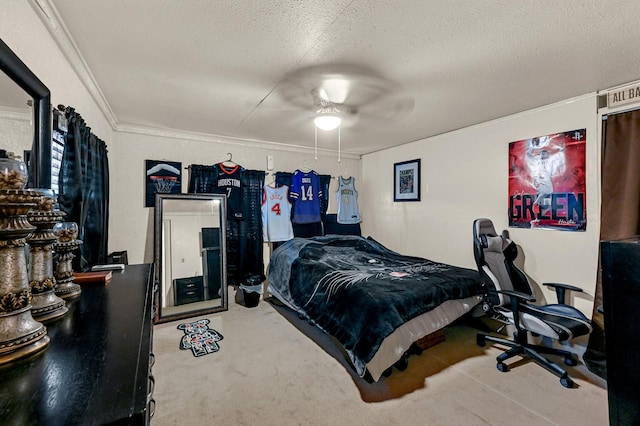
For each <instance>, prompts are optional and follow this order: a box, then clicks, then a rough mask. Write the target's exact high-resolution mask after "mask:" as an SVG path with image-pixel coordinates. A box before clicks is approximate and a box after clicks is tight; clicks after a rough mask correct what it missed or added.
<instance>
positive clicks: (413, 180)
mask: <svg viewBox="0 0 640 426" xmlns="http://www.w3.org/2000/svg"><path fill="white" fill-rule="evenodd" d="M393 201H420V159H417V160H410V161H403V162H401V163H395V164H394V165H393Z"/></svg>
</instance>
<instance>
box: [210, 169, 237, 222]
mask: <svg viewBox="0 0 640 426" xmlns="http://www.w3.org/2000/svg"><path fill="white" fill-rule="evenodd" d="M214 167H215V168H216V169H217V171H218V178H217V180H216V187H215V191H214V192H215V193H216V194H225V195H226V196H227V219H229V220H243V216H242V179H241V175H242V167H240V166H239V165H237V164H236V165H235V166H225V165H224V164H223V163H218V164H215V165H214Z"/></svg>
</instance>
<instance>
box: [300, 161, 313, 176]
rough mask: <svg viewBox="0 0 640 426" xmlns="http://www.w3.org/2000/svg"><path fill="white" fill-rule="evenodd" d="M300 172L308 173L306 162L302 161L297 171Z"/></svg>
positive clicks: (309, 169) (308, 168)
mask: <svg viewBox="0 0 640 426" xmlns="http://www.w3.org/2000/svg"><path fill="white" fill-rule="evenodd" d="M299 170H300V171H301V172H305V173H309V172H310V171H311V168H310V167H309V166H308V165H307V160H303V161H302V167H300V169H299Z"/></svg>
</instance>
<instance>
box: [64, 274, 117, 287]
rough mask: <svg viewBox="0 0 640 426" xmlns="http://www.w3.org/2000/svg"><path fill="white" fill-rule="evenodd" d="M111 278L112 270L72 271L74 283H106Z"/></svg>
mask: <svg viewBox="0 0 640 426" xmlns="http://www.w3.org/2000/svg"><path fill="white" fill-rule="evenodd" d="M111 278H113V272H112V271H90V272H74V273H73V282H75V283H76V284H81V285H82V284H93V285H108V284H109V283H110V282H111Z"/></svg>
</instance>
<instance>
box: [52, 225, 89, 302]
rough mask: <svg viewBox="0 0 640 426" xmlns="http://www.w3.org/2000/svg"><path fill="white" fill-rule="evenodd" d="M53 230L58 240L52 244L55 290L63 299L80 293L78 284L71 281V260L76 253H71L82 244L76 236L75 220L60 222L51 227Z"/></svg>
mask: <svg viewBox="0 0 640 426" xmlns="http://www.w3.org/2000/svg"><path fill="white" fill-rule="evenodd" d="M53 232H54V234H55V235H56V237H57V238H58V241H57V242H56V243H54V244H53V249H54V250H55V252H56V261H57V262H56V270H55V273H54V276H55V278H56V281H57V283H56V289H55V292H56V294H57V295H58V296H60V297H62V298H63V299H69V298H72V297H76V296H79V295H80V292H81V291H82V290H81V288H80V286H79V285H78V284H75V283H74V282H73V278H74V277H73V266H72V264H71V261H72V260H73V258H74V257H76V255H75V254H74V253H73V252H74V251H76V250H77V249H78V248H79V247H80V245H81V244H82V241H81V240H78V239H76V238H77V237H78V225H77V224H76V223H75V222H60V223H57V224H56V225H55V226H54V227H53Z"/></svg>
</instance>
